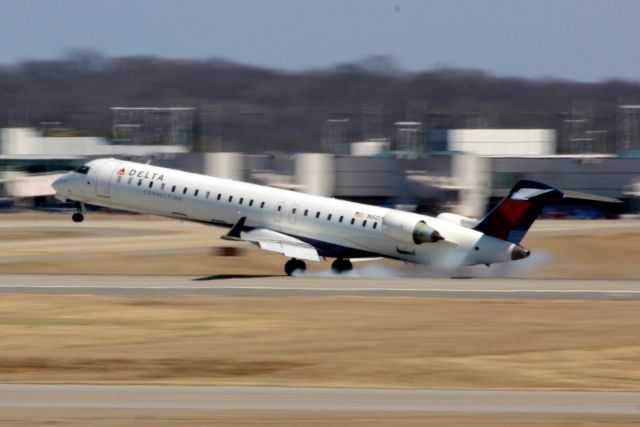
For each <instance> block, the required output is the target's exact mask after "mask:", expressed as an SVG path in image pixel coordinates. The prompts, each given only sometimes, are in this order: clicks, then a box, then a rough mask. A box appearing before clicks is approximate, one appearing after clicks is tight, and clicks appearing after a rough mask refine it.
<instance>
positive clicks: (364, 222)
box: [362, 219, 367, 227]
mask: <svg viewBox="0 0 640 427" xmlns="http://www.w3.org/2000/svg"><path fill="white" fill-rule="evenodd" d="M362 226H363V227H366V226H367V220H366V219H365V220H364V221H362Z"/></svg>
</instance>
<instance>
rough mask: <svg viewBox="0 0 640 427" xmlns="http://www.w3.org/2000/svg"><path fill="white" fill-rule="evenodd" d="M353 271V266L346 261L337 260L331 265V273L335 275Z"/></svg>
mask: <svg viewBox="0 0 640 427" xmlns="http://www.w3.org/2000/svg"><path fill="white" fill-rule="evenodd" d="M351 270H353V264H351V261H349V260H348V259H342V258H337V259H336V260H335V261H333V263H332V264H331V271H333V272H334V273H336V274H341V273H344V272H345V271H351Z"/></svg>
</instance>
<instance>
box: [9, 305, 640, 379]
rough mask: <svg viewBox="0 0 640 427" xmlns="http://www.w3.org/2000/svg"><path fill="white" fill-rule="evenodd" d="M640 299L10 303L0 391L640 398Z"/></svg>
mask: <svg viewBox="0 0 640 427" xmlns="http://www.w3.org/2000/svg"><path fill="white" fill-rule="evenodd" d="M639 312H640V301H535V300H477V299H474V300H447V299H437V298H405V297H386V298H382V297H242V298H238V297H222V296H180V297H175V296H173V297H106V296H52V295H47V296H37V295H4V296H3V298H2V300H1V301H0V330H2V334H3V338H2V341H1V342H0V382H35V383H47V382H53V383H56V382H65V383H74V382H79V383H83V382H89V383H136V384H137V383H163V384H244V385H247V384H258V385H266V384H278V385H292V386H302V385H315V386H349V387H352V386H359V387H426V388H509V389H514V388H515V389H575V390H640V371H638V369H637V367H638V366H640V340H639V337H640V335H639V332H638V331H640V317H639V316H638V313H639Z"/></svg>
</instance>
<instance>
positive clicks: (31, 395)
mask: <svg viewBox="0 0 640 427" xmlns="http://www.w3.org/2000/svg"><path fill="white" fill-rule="evenodd" d="M639 401H640V393H634V392H563V391H497V390H496V391H494V390H401V389H363V388H315V387H250V386H247V387H243V386H218V387H216V386H148V385H147V386H140V385H132V386H123V385H116V386H112V385H62V384H50V385H39V384H33V385H27V384H0V408H34V409H36V408H65V409H70V408H126V409H140V408H143V409H201V410H276V411H300V410H313V411H320V412H324V411H376V410H377V411H390V412H407V411H416V412H442V411H463V412H484V413H507V412H518V413H546V414H571V413H582V414H616V415H627V416H628V415H631V416H636V415H637V414H638V413H639V412H640V411H639V410H638V402H639Z"/></svg>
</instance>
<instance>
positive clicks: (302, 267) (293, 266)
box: [284, 258, 307, 276]
mask: <svg viewBox="0 0 640 427" xmlns="http://www.w3.org/2000/svg"><path fill="white" fill-rule="evenodd" d="M296 270H297V271H298V272H299V273H304V272H305V271H306V270H307V264H305V263H304V261H302V260H300V259H295V258H291V259H290V260H289V261H287V262H286V263H285V264H284V272H285V273H287V276H291V275H292V274H293V272H294V271H296Z"/></svg>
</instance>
